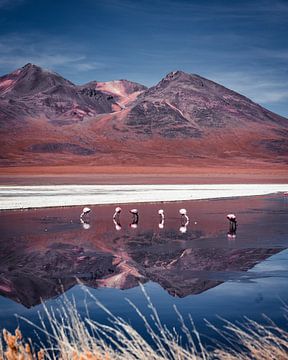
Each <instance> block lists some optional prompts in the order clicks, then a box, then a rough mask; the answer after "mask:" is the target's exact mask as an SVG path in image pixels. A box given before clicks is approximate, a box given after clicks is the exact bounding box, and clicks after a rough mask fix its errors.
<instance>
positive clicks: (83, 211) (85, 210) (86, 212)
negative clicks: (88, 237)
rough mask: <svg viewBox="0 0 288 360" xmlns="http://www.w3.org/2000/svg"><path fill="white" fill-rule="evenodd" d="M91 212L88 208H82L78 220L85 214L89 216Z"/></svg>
mask: <svg viewBox="0 0 288 360" xmlns="http://www.w3.org/2000/svg"><path fill="white" fill-rule="evenodd" d="M90 212H91V209H90V208H88V207H84V208H83V210H82V213H81V215H80V219H82V217H83V216H84V215H86V214H89V213H90Z"/></svg>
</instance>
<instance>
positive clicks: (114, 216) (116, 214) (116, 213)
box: [113, 206, 122, 219]
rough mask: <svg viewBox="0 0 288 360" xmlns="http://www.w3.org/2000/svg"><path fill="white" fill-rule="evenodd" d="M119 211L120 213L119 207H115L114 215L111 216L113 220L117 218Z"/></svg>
mask: <svg viewBox="0 0 288 360" xmlns="http://www.w3.org/2000/svg"><path fill="white" fill-rule="evenodd" d="M121 211H122V209H121V207H119V206H117V207H116V209H115V213H114V215H113V219H115V218H116V217H117V218H119V217H120V213H121Z"/></svg>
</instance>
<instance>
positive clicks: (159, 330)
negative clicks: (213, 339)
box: [0, 289, 288, 360]
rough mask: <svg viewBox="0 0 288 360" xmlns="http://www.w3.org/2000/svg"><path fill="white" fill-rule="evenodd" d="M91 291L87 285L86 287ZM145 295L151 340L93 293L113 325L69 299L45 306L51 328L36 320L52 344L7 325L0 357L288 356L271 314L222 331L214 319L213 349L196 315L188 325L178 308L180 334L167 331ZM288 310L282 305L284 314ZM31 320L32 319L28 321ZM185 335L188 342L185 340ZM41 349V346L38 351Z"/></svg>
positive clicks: (285, 338)
mask: <svg viewBox="0 0 288 360" xmlns="http://www.w3.org/2000/svg"><path fill="white" fill-rule="evenodd" d="M85 291H88V292H89V290H87V289H86V290H85ZM143 291H144V294H145V296H146V298H147V301H148V306H149V307H150V309H151V315H152V318H153V322H154V324H153V325H151V324H149V323H148V321H147V319H146V318H145V317H144V316H143V314H142V313H141V312H140V311H139V309H137V308H136V307H135V306H134V305H133V304H132V303H130V304H131V306H132V307H133V308H134V309H135V311H136V313H137V314H138V316H140V318H141V319H142V321H143V324H144V326H145V328H146V330H147V333H148V334H149V337H150V341H149V342H148V341H147V340H146V339H144V338H143V337H142V336H141V335H140V334H139V333H138V332H137V331H136V330H135V329H134V328H133V327H132V326H131V325H130V324H128V323H127V322H125V321H124V320H123V319H121V318H120V317H116V316H114V315H113V314H112V313H111V312H110V311H109V310H108V309H106V308H105V307H104V306H103V305H102V304H100V303H99V302H98V301H97V299H96V298H94V297H93V295H92V294H90V293H89V294H90V296H92V297H93V299H94V300H95V301H96V302H97V304H98V305H99V306H100V307H101V308H102V309H103V310H104V311H106V313H107V315H108V316H109V317H110V319H111V322H112V323H111V326H109V325H103V324H100V323H98V322H96V321H93V320H91V319H89V317H87V318H85V319H81V317H80V315H79V313H78V312H77V309H76V305H75V303H73V302H70V301H69V300H68V299H67V298H65V300H64V302H63V305H62V307H61V309H57V312H55V311H54V310H53V309H48V308H47V307H45V312H46V315H47V316H48V318H49V330H48V328H47V326H46V324H45V322H44V321H43V319H41V326H40V327H39V326H36V325H33V324H31V325H33V326H34V327H35V328H36V329H37V330H38V331H39V332H42V333H44V334H45V335H46V336H47V343H48V344H49V346H46V347H45V348H44V347H42V348H41V346H39V345H38V346H37V345H36V344H32V343H31V341H28V342H25V341H24V339H23V337H22V334H21V332H20V330H19V329H16V331H15V334H10V333H9V332H8V331H6V330H4V332H3V337H2V340H1V341H0V359H1V360H44V359H49V360H50V359H51V360H52V359H61V360H114V359H115V360H118V359H119V360H138V359H139V360H142V359H143V360H144V359H145V360H146V359H148V360H156V359H157V360H164V359H169V360H200V359H201V360H210V359H224V360H226V359H227V360H228V359H229V360H236V359H240V360H244V359H245V360H246V359H251V360H252V359H256V360H258V359H259V360H260V359H261V360H266V359H267V360H268V359H269V360H284V359H288V332H287V331H286V330H284V329H281V328H279V327H278V326H277V325H276V324H275V323H273V322H272V321H271V320H270V319H269V318H265V325H262V324H259V323H257V322H255V321H253V320H249V319H245V323H244V324H237V325H235V324H233V323H231V322H228V321H225V320H223V322H224V330H222V331H219V330H218V329H217V328H216V327H215V326H213V325H212V324H211V323H208V322H207V326H209V327H210V328H212V329H213V330H214V331H215V332H216V333H217V334H218V336H219V335H220V337H222V338H223V340H224V339H225V341H223V343H222V344H220V343H218V344H215V348H214V349H212V350H208V349H205V348H204V346H203V345H202V343H201V339H200V336H199V334H198V332H197V331H196V329H195V326H194V324H193V321H192V319H191V318H190V321H189V324H188V325H187V324H185V322H184V320H183V318H182V317H181V314H180V313H179V312H178V310H177V309H176V308H175V311H176V312H177V314H178V316H179V320H180V322H181V326H182V329H181V334H179V333H177V332H176V331H175V329H173V330H169V329H168V328H167V327H166V326H165V325H163V324H162V323H161V321H160V319H159V317H158V314H157V311H156V309H155V308H154V306H153V305H152V303H151V301H150V298H149V296H148V295H147V294H146V293H145V290H144V289H143ZM286 315H287V309H286V308H284V316H285V317H286ZM26 321H27V322H29V321H28V320H26ZM184 338H185V339H186V340H187V341H186V343H187V345H186V346H183V345H182V340H183V339H184ZM37 348H38V350H37Z"/></svg>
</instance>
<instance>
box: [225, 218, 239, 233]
mask: <svg viewBox="0 0 288 360" xmlns="http://www.w3.org/2000/svg"><path fill="white" fill-rule="evenodd" d="M227 219H228V220H229V224H230V230H229V232H232V233H236V229H237V220H236V215H235V214H228V215H227Z"/></svg>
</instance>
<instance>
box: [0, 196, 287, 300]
mask: <svg viewBox="0 0 288 360" xmlns="http://www.w3.org/2000/svg"><path fill="white" fill-rule="evenodd" d="M181 205H182V204H181V203H167V204H165V203H161V205H160V204H137V208H138V210H139V221H138V223H137V227H136V228H135V227H130V226H129V225H131V214H129V209H131V208H132V207H133V205H131V204H130V205H127V206H126V205H124V206H121V207H122V213H121V219H119V220H118V221H117V222H115V221H114V222H113V219H112V215H113V212H114V208H115V207H113V206H111V205H107V206H106V205H105V206H91V209H92V212H91V214H89V217H88V218H87V219H85V221H84V222H83V221H82V223H81V222H80V220H79V214H80V213H81V208H79V207H73V208H61V209H60V208H55V209H37V210H28V211H13V212H2V213H0V232H1V240H0V294H1V295H2V296H5V297H8V298H10V299H13V300H14V301H16V302H19V303H21V304H23V305H24V306H26V307H32V306H35V305H36V304H39V303H40V302H41V300H46V299H49V298H53V297H55V296H57V295H59V294H61V293H62V292H63V291H66V290H68V289H70V288H71V287H73V286H74V285H75V284H77V281H78V280H77V279H79V280H80V281H81V282H82V283H83V284H85V285H87V286H89V287H93V288H100V287H111V288H119V289H128V288H132V287H136V286H138V284H139V282H141V283H146V282H148V281H153V282H156V283H158V284H160V285H161V287H162V288H164V289H165V290H166V291H167V292H168V293H169V294H171V295H172V296H177V297H185V296H187V295H192V294H199V293H202V292H204V291H206V290H207V289H210V288H212V287H215V286H217V285H219V284H220V283H223V282H225V281H226V280H230V279H243V278H245V279H246V280H249V276H251V277H252V278H253V277H255V276H258V275H259V276H273V274H271V273H269V274H262V275H261V274H258V275H257V274H249V273H247V271H248V270H249V269H251V268H252V267H253V266H254V265H256V264H257V263H259V262H261V261H263V260H264V259H266V258H268V257H269V256H271V255H273V254H276V253H278V252H280V251H282V250H283V249H285V248H287V247H288V245H287V244H288V237H287V233H288V231H287V230H288V208H287V202H285V200H284V199H283V197H282V196H281V195H273V196H272V195H271V196H259V197H253V198H252V197H251V198H235V199H227V200H214V201H207V200H203V201H193V202H185V208H186V209H187V211H188V214H189V217H190V223H189V225H187V231H186V232H183V231H182V232H181V231H179V228H181V226H183V224H181V219H180V216H179V208H180V207H181ZM159 208H163V209H164V211H165V226H164V223H163V226H162V227H161V226H160V227H159V215H158V209H159ZM231 211H232V212H235V213H236V214H237V219H238V224H239V226H238V229H237V234H232V235H231V233H230V231H229V224H228V222H227V219H226V214H227V213H229V212H231ZM120 221H121V222H120ZM227 232H228V233H227Z"/></svg>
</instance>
